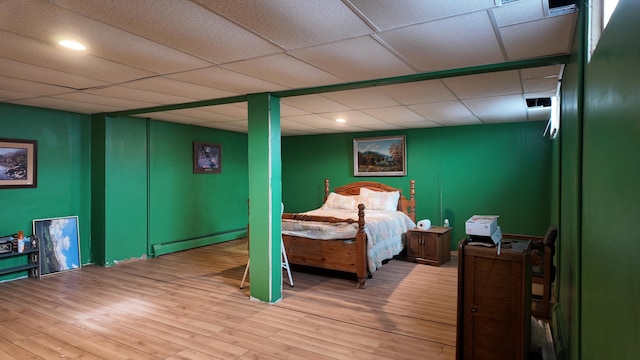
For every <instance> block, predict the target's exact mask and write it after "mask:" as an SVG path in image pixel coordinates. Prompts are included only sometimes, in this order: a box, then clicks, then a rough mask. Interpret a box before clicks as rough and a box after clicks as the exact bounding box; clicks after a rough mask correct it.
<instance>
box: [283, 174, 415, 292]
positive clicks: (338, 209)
mask: <svg viewBox="0 0 640 360" xmlns="http://www.w3.org/2000/svg"><path fill="white" fill-rule="evenodd" d="M409 189H410V191H409V198H408V199H407V198H406V197H405V196H404V195H402V191H401V190H399V189H396V188H393V187H391V186H388V185H385V184H382V183H379V182H373V181H358V182H354V183H351V184H347V185H343V186H339V187H336V188H335V189H334V190H333V191H330V184H329V180H328V179H325V184H324V192H325V196H324V203H323V205H322V207H320V208H318V209H315V210H311V211H307V212H304V213H299V214H292V213H284V214H282V240H283V242H284V247H285V249H286V253H287V257H288V260H289V263H290V264H297V265H304V266H311V267H316V268H321V269H329V270H337V271H343V272H347V273H353V274H355V275H356V277H357V279H358V280H357V287H359V288H364V286H365V281H366V278H367V277H369V276H372V275H373V273H374V272H375V271H376V269H378V268H379V267H380V266H382V264H383V262H384V261H385V260H388V259H391V258H393V256H395V255H398V254H399V253H400V252H401V251H402V250H403V249H404V238H405V236H406V235H405V234H406V231H407V230H408V229H412V228H415V221H416V215H415V204H416V201H415V181H414V180H411V181H410V182H409ZM366 205H368V206H366ZM365 215H366V216H365Z"/></svg>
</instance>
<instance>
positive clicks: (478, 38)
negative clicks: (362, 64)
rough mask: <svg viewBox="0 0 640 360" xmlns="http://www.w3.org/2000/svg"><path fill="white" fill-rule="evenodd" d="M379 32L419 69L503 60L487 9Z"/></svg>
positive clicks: (381, 36) (448, 67)
mask: <svg viewBox="0 0 640 360" xmlns="http://www.w3.org/2000/svg"><path fill="white" fill-rule="evenodd" d="M379 36H380V38H381V39H383V40H384V41H385V42H386V43H387V44H389V46H391V47H392V48H393V49H395V50H396V51H397V52H398V53H399V54H400V55H401V56H403V57H404V58H405V59H407V60H408V61H409V62H410V63H411V64H412V65H413V66H414V67H415V68H417V69H419V70H421V71H434V70H443V69H451V68H458V67H467V66H473V65H479V64H492V63H500V62H503V61H504V57H503V56H502V52H501V50H500V46H499V44H498V40H497V39H496V35H495V32H494V30H493V26H492V24H491V21H490V19H489V15H488V14H487V13H486V12H477V13H472V14H468V15H461V16H457V17H452V18H447V19H442V20H437V21H433V22H429V23H424V24H420V25H413V26H409V27H405V28H400V29H396V30H389V31H384V32H381V33H380V34H379Z"/></svg>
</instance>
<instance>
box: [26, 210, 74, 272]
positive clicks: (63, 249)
mask: <svg viewBox="0 0 640 360" xmlns="http://www.w3.org/2000/svg"><path fill="white" fill-rule="evenodd" d="M33 233H34V234H35V235H36V236H37V237H38V239H40V274H41V275H47V274H52V273H56V272H61V271H68V270H74V269H79V268H80V236H79V233H78V217H77V216H68V217H60V218H51V219H39V220H33Z"/></svg>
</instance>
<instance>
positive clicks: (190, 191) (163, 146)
mask: <svg viewBox="0 0 640 360" xmlns="http://www.w3.org/2000/svg"><path fill="white" fill-rule="evenodd" d="M194 141H204V142H212V143H217V144H220V145H221V146H222V156H221V159H222V172H221V173H220V174H194V173H193V162H192V156H193V155H192V154H193V142H194ZM149 150H150V155H149V238H150V241H149V245H150V246H152V247H153V246H154V245H155V246H156V247H157V246H158V244H167V243H172V242H176V241H184V240H188V239H195V240H193V241H191V242H190V244H192V245H203V244H205V243H206V242H209V243H210V242H211V241H209V240H203V241H205V243H203V242H200V241H199V240H197V239H202V238H207V237H213V238H214V242H215V241H216V240H215V235H216V234H220V233H226V232H230V231H234V230H240V231H243V232H246V226H247V219H248V217H247V199H248V198H249V184H248V181H249V180H248V177H249V175H248V164H247V156H248V155H247V151H248V150H247V135H246V134H241V133H234V132H229V131H222V130H216V129H210V128H204V127H198V126H189V125H181V124H175V123H168V122H162V121H151V122H150V124H149ZM222 239H226V240H228V239H227V238H224V237H222ZM189 246H191V245H189Z"/></svg>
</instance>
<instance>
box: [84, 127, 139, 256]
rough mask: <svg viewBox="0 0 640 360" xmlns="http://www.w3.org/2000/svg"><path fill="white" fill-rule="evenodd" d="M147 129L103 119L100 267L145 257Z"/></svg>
mask: <svg viewBox="0 0 640 360" xmlns="http://www.w3.org/2000/svg"><path fill="white" fill-rule="evenodd" d="M146 129H147V122H146V120H144V119H138V118H107V119H106V130H105V139H104V140H105V141H104V143H105V177H104V182H105V184H106V188H105V197H104V214H105V217H104V221H105V247H104V251H105V263H104V264H103V265H113V264H114V263H116V262H118V261H121V260H126V259H128V258H143V257H145V256H146V255H147V222H148V220H147V196H148V192H147V141H146V135H147V131H146ZM96 201H98V199H94V202H96Z"/></svg>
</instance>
